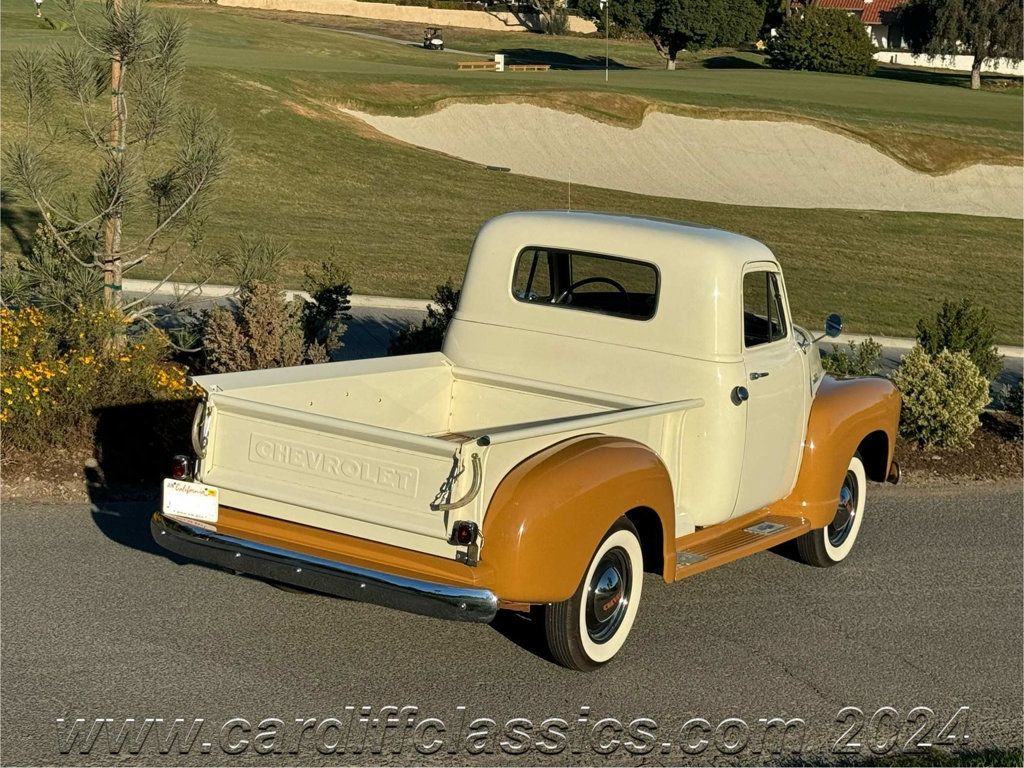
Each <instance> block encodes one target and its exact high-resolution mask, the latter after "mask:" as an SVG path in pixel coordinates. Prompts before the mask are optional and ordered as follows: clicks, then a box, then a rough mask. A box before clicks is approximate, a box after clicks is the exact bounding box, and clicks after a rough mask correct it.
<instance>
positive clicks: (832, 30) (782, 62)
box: [768, 6, 875, 75]
mask: <svg viewBox="0 0 1024 768" xmlns="http://www.w3.org/2000/svg"><path fill="white" fill-rule="evenodd" d="M768 52H769V55H770V59H769V63H770V64H771V66H773V67H775V68H776V69H806V70H810V71H812V72H834V73H837V74H844V75H868V74H871V72H872V71H874V68H875V60H874V59H873V58H872V55H873V54H874V52H875V47H874V45H872V43H871V39H870V38H869V37H868V36H867V34H866V33H865V32H864V27H863V25H862V24H861V23H860V21H858V20H857V19H856V18H854V17H853V16H850V15H849V14H847V13H846V11H841V10H838V9H834V8H816V7H813V6H812V7H810V8H808V9H806V10H805V11H804V12H803V13H797V14H793V15H792V16H790V17H789V18H787V19H786V20H785V22H783V24H782V27H781V28H780V29H779V34H778V35H777V36H776V37H774V38H773V39H772V41H771V43H770V45H769V49H768Z"/></svg>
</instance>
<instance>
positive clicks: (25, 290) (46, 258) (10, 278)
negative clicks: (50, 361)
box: [0, 225, 103, 317]
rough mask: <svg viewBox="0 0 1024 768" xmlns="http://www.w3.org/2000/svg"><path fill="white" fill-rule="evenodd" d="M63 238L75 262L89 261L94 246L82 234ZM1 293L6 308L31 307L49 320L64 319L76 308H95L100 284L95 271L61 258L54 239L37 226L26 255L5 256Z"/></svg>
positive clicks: (64, 257)
mask: <svg viewBox="0 0 1024 768" xmlns="http://www.w3.org/2000/svg"><path fill="white" fill-rule="evenodd" d="M62 236H63V238H64V240H65V242H67V243H68V246H69V247H70V248H71V250H72V252H73V253H74V254H75V256H76V257H77V258H78V259H80V260H81V261H85V262H88V261H91V260H92V258H93V256H92V249H93V243H91V242H90V241H89V239H88V238H87V237H86V236H85V234H84V233H82V232H64V233H62ZM0 293H2V295H3V301H4V304H5V305H7V306H15V307H23V306H33V307H36V308H38V309H41V310H43V311H44V312H46V313H47V315H48V316H51V317H52V316H53V315H55V314H59V315H63V316H67V315H69V314H71V313H73V312H75V311H76V308H78V307H82V306H88V307H98V306H99V305H100V304H101V301H102V293H103V280H102V278H101V276H100V274H99V273H98V272H96V271H95V270H92V269H89V268H87V267H83V266H82V265H81V264H79V263H78V262H77V261H74V260H73V259H69V258H68V257H67V256H66V255H65V254H63V253H62V252H61V250H60V246H59V245H58V244H57V240H56V238H55V237H54V235H53V234H52V233H51V232H50V230H48V229H46V228H45V227H43V226H42V225H40V226H39V227H37V228H36V233H35V237H34V238H33V240H32V248H31V250H30V251H29V252H28V253H27V254H24V255H13V254H4V264H3V271H2V272H0Z"/></svg>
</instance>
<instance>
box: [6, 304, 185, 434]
mask: <svg viewBox="0 0 1024 768" xmlns="http://www.w3.org/2000/svg"><path fill="white" fill-rule="evenodd" d="M123 325H124V321H123V319H122V318H121V316H120V315H119V314H118V313H117V312H116V311H111V310H102V309H91V308H87V307H79V308H77V309H76V310H73V311H71V312H70V313H68V314H67V315H66V316H63V317H59V318H58V317H55V316H53V315H51V314H47V313H44V312H42V311H41V310H39V309H37V308H35V307H24V308H22V309H10V308H7V307H5V308H2V309H0V406H2V407H0V423H2V424H3V435H4V440H5V442H6V443H7V444H9V445H13V446H15V447H17V448H22V449H25V450H38V449H40V448H43V447H47V446H49V447H65V448H80V447H84V446H86V445H88V444H89V443H90V441H91V438H92V434H93V429H94V427H95V424H96V417H97V413H98V411H100V410H101V409H110V408H113V407H117V406H125V405H131V404H137V403H142V402H150V401H153V400H180V399H185V398H191V397H192V396H193V394H194V393H193V391H192V389H191V388H190V387H188V385H187V384H186V376H185V369H184V367H182V366H180V365H175V364H172V363H169V362H167V358H168V356H169V354H170V351H171V350H170V345H169V344H168V341H167V337H166V336H165V335H164V334H163V333H162V332H161V331H158V330H154V329H149V330H147V331H145V332H144V333H141V334H129V335H128V336H127V337H125V336H124V335H123Z"/></svg>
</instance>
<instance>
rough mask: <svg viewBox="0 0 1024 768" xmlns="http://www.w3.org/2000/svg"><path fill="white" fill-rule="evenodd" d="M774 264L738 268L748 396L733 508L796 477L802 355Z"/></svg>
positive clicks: (771, 496) (776, 495)
mask: <svg viewBox="0 0 1024 768" xmlns="http://www.w3.org/2000/svg"><path fill="white" fill-rule="evenodd" d="M783 291H784V288H783V282H782V276H781V274H780V273H779V271H778V265H776V264H774V263H770V262H763V263H754V264H748V265H747V267H746V268H745V270H744V273H743V355H744V364H745V367H746V381H745V382H744V386H745V387H746V388H747V392H748V393H749V397H748V399H747V401H746V403H744V406H743V407H745V408H746V412H747V413H746V415H747V419H746V422H747V423H746V440H745V443H744V450H743V469H742V472H741V477H740V490H739V494H738V496H737V499H736V509H735V510H734V514H737V515H742V514H746V513H747V512H752V511H754V510H756V509H760V508H761V507H763V506H765V505H767V504H770V503H772V502H773V501H777V500H779V499H781V498H783V497H784V496H786V495H787V494H788V493H789V492H790V490H791V489H792V487H793V484H794V482H795V481H796V474H797V471H798V469H799V465H800V451H801V449H802V443H803V439H804V430H805V428H806V421H807V418H806V416H807V410H806V408H807V400H806V398H807V387H806V386H805V383H806V374H805V371H804V359H803V355H802V353H801V352H800V349H799V347H798V345H797V342H796V339H795V336H794V334H793V329H792V324H791V323H790V318H789V317H788V316H787V311H786V309H787V307H788V303H787V301H786V297H785V294H784V292H783Z"/></svg>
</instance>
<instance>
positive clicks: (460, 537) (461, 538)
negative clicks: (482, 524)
mask: <svg viewBox="0 0 1024 768" xmlns="http://www.w3.org/2000/svg"><path fill="white" fill-rule="evenodd" d="M475 540H476V523H470V522H467V521H465V520H457V521H456V522H455V525H454V526H452V538H451V542H452V544H458V545H459V546H460V547H466V546H469V545H470V544H472V543H473V542H474V541H475Z"/></svg>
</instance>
